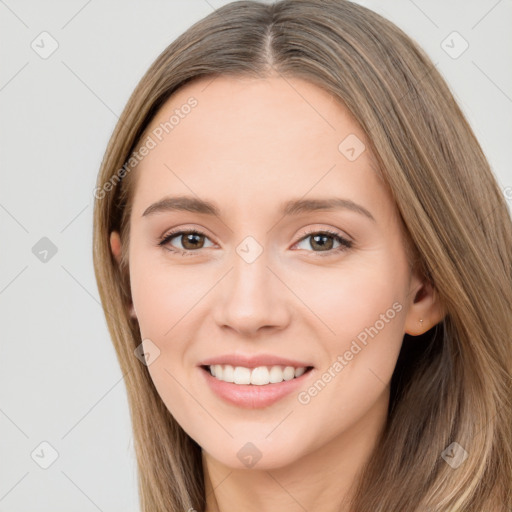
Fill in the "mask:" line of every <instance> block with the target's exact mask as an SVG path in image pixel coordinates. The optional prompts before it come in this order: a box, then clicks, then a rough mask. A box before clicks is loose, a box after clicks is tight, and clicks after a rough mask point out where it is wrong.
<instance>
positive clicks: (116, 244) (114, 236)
mask: <svg viewBox="0 0 512 512" xmlns="http://www.w3.org/2000/svg"><path fill="white" fill-rule="evenodd" d="M110 250H111V251H112V254H113V255H114V258H115V259H116V261H117V263H119V262H120V261H121V237H120V236H119V233H118V232H117V231H112V233H110Z"/></svg>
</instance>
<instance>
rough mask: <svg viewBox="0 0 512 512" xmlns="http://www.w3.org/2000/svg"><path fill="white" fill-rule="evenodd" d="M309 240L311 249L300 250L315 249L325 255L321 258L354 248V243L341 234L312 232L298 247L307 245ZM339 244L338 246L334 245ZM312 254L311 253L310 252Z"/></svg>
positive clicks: (302, 239) (301, 240)
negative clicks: (302, 244) (303, 244)
mask: <svg viewBox="0 0 512 512" xmlns="http://www.w3.org/2000/svg"><path fill="white" fill-rule="evenodd" d="M308 239H309V242H308V243H307V245H308V246H309V247H299V249H304V248H305V249H309V248H310V249H313V252H315V253H325V254H319V256H328V255H329V254H335V253H337V252H340V251H344V250H347V249H350V248H351V247H352V242H351V241H350V240H347V239H345V238H343V237H342V236H341V235H340V234H339V233H336V232H334V231H328V230H327V231H312V232H310V233H308V234H307V235H306V236H304V237H302V238H301V239H300V241H299V242H297V244H296V245H297V246H298V245H299V244H301V243H306V241H307V240H308ZM335 243H338V244H339V245H338V246H335V245H334V244H335ZM310 252H311V251H310Z"/></svg>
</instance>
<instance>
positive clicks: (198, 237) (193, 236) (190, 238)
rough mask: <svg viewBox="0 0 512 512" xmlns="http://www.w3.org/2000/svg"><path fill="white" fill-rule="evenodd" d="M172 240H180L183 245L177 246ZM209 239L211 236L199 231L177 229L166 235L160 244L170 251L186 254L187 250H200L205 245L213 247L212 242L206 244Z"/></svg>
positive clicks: (191, 251)
mask: <svg viewBox="0 0 512 512" xmlns="http://www.w3.org/2000/svg"><path fill="white" fill-rule="evenodd" d="M172 240H179V241H180V242H181V247H180V246H179V245H178V247H176V246H175V245H174V244H173V243H171V241H172ZM207 240H209V238H208V237H207V236H206V235H205V234H204V233H201V232H199V231H192V230H190V231H175V232H173V233H169V234H168V235H166V236H164V237H163V238H162V240H161V241H160V242H159V243H158V245H160V246H162V247H165V248H166V249H168V250H169V251H172V252H178V253H182V254H185V253H187V252H190V253H193V252H198V249H203V248H205V247H211V246H212V245H213V244H211V242H210V246H208V245H205V242H206V241H207Z"/></svg>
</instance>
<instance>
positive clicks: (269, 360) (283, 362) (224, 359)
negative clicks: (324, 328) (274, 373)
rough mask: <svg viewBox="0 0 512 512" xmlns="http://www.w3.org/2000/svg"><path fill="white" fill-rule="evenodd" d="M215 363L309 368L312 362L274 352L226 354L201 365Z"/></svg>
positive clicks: (246, 366) (249, 366)
mask: <svg viewBox="0 0 512 512" xmlns="http://www.w3.org/2000/svg"><path fill="white" fill-rule="evenodd" d="M215 364H221V365H224V364H229V365H231V366H244V367H245V368H257V367H258V366H293V367H294V368H308V367H309V366H312V365H311V364H308V363H304V362H303V361H297V360H295V359H288V358H286V357H279V356H275V355H272V354H256V355H245V354H225V355H221V356H215V357H210V358H208V359H205V360H204V361H202V362H201V363H199V366H212V365H215Z"/></svg>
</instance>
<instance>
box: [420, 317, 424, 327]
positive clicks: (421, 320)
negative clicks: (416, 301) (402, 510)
mask: <svg viewBox="0 0 512 512" xmlns="http://www.w3.org/2000/svg"><path fill="white" fill-rule="evenodd" d="M420 324H421V326H422V327H423V318H421V319H420Z"/></svg>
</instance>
